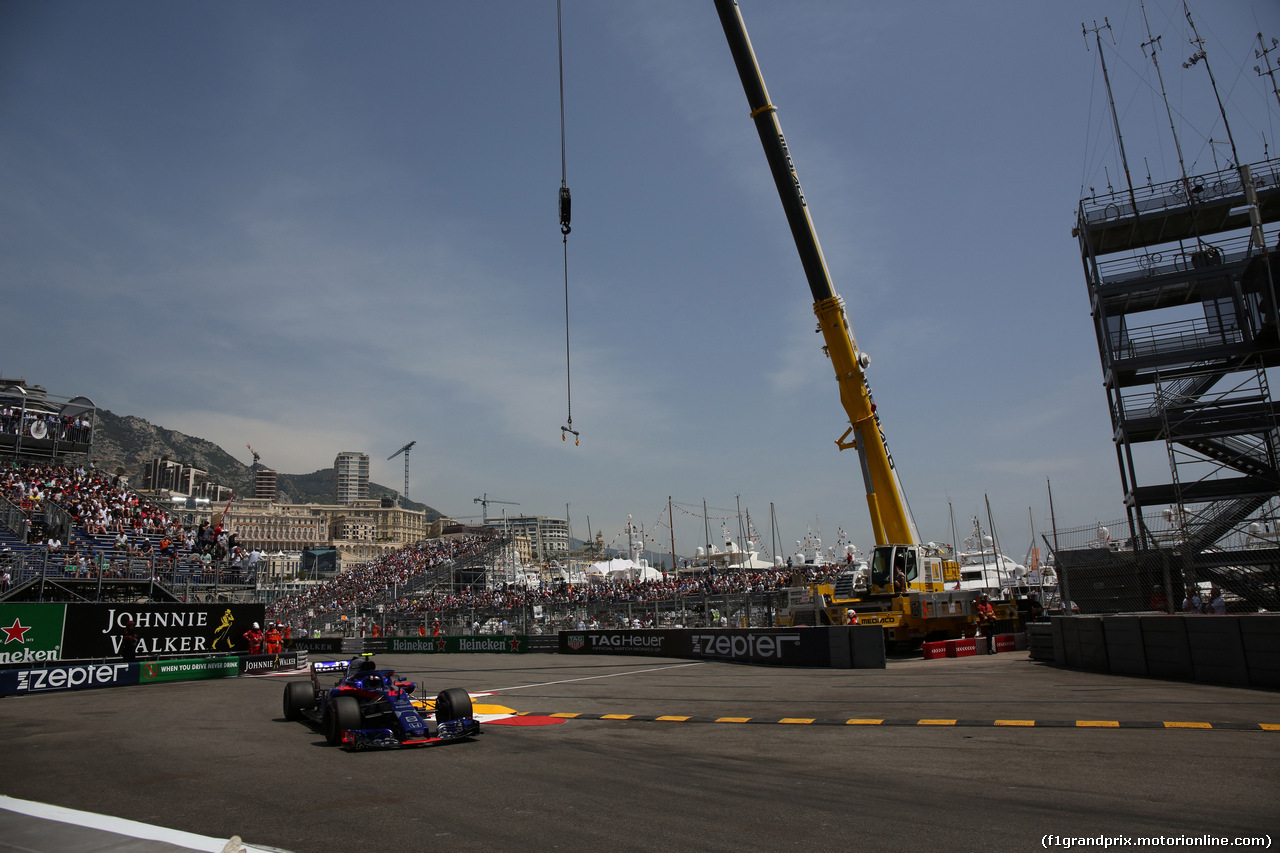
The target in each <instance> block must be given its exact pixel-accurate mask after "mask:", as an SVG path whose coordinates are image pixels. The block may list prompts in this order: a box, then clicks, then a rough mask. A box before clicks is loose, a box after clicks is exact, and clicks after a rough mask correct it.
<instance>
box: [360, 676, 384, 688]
mask: <svg viewBox="0 0 1280 853" xmlns="http://www.w3.org/2000/svg"><path fill="white" fill-rule="evenodd" d="M384 686H385V685H384V682H383V680H382V676H381V675H366V676H365V677H364V688H365V690H381V689H382V688H383V687H384Z"/></svg>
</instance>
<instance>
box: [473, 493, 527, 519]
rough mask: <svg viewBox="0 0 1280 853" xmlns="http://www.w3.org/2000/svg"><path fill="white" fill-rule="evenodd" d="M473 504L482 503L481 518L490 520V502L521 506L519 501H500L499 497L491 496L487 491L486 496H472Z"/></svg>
mask: <svg viewBox="0 0 1280 853" xmlns="http://www.w3.org/2000/svg"><path fill="white" fill-rule="evenodd" d="M471 502H472V503H473V504H480V512H481V518H482V519H483V520H485V521H488V520H489V504H510V505H511V506H520V502H519V501H500V500H498V499H497V498H491V497H489V493H488V492H485V494H484V497H480V498H472V500H471Z"/></svg>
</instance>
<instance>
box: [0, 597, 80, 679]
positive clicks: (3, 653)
mask: <svg viewBox="0 0 1280 853" xmlns="http://www.w3.org/2000/svg"><path fill="white" fill-rule="evenodd" d="M65 615H66V607H65V605H62V604H0V629H2V630H3V631H4V642H3V643H0V666H22V665H24V664H31V663H45V662H48V661H57V660H62V659H63V658H64V657H69V655H63V654H62V626H63V617H64V616H65Z"/></svg>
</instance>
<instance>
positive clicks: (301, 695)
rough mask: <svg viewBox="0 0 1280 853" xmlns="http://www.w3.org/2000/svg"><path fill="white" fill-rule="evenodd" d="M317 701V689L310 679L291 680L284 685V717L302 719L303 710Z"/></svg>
mask: <svg viewBox="0 0 1280 853" xmlns="http://www.w3.org/2000/svg"><path fill="white" fill-rule="evenodd" d="M315 703H316V689H315V688H314V687H312V686H311V682H310V681H290V682H289V683H288V684H286V685H285V686H284V718H285V719H286V720H301V719H302V712H303V711H304V710H306V709H307V708H310V707H311V706H312V705H314V704H315Z"/></svg>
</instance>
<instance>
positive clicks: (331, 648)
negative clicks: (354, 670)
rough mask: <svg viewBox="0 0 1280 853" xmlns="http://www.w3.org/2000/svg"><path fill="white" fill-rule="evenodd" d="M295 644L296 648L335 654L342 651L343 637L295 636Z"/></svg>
mask: <svg viewBox="0 0 1280 853" xmlns="http://www.w3.org/2000/svg"><path fill="white" fill-rule="evenodd" d="M293 645H294V647H295V648H299V649H306V650H307V651H310V652H328V653H330V654H335V655H336V654H341V653H342V638H341V637H315V638H301V639H298V638H295V639H294V641H293Z"/></svg>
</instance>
